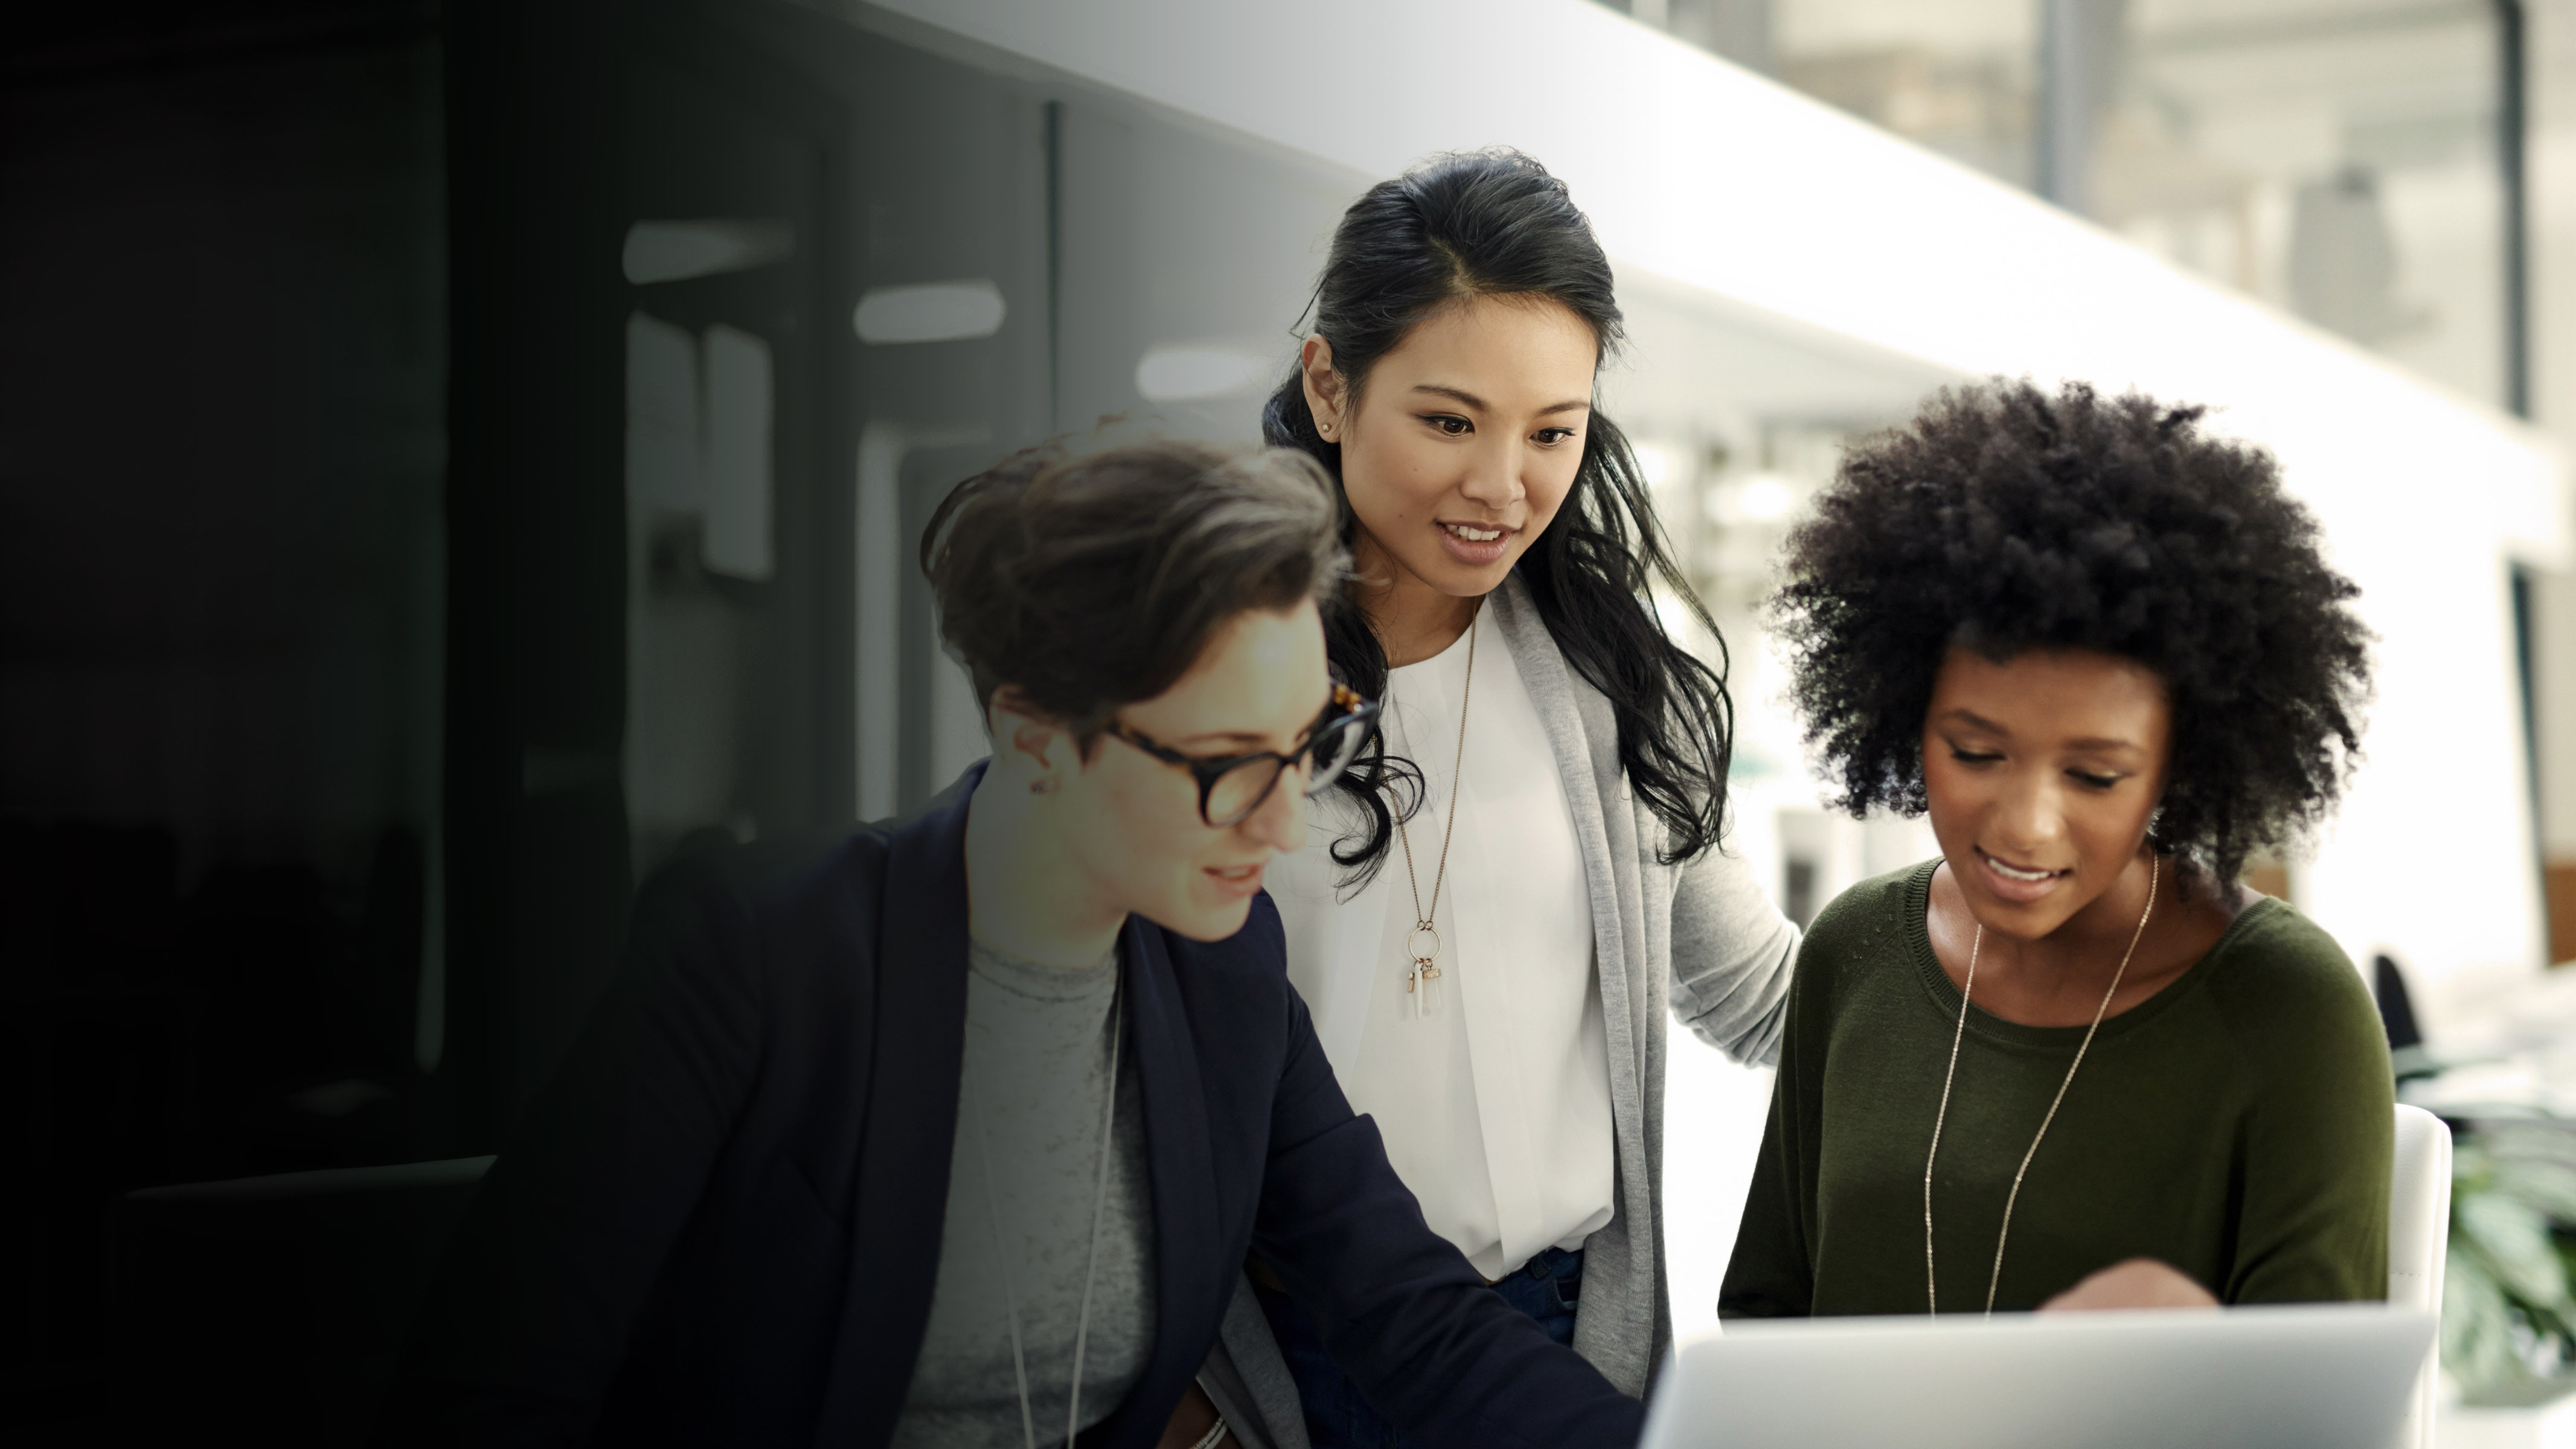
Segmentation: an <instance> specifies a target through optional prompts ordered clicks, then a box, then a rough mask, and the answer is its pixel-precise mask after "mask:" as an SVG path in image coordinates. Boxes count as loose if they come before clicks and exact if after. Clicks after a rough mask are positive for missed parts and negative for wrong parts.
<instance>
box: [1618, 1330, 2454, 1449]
mask: <svg viewBox="0 0 2576 1449" xmlns="http://www.w3.org/2000/svg"><path fill="white" fill-rule="evenodd" d="M2433 1327H2434V1322H2433V1317H2432V1315H2431V1314H2428V1313H2422V1312H2418V1311H2416V1310H2413V1309H2401V1308H2389V1307H2386V1306H2383V1305H2380V1304H2325V1305H2313V1306H2312V1305H2299V1306H2285V1307H2259V1308H2232V1309H2222V1310H2217V1311H2211V1312H2189V1311H2174V1310H2165V1311H2158V1312H2118V1313H2051V1314H2044V1315H2042V1314H2029V1313H2013V1314H1998V1315H1996V1316H1995V1317H1992V1318H1974V1317H1968V1316H1966V1315H1959V1316H1951V1317H1942V1318H1932V1317H1929V1316H1926V1317H1921V1318H1810V1319H1783V1320H1760V1321H1745V1320H1737V1321H1736V1322H1734V1323H1731V1324H1728V1325H1727V1326H1726V1327H1725V1329H1724V1330H1723V1331H1722V1332H1721V1331H1718V1330H1710V1331H1708V1332H1705V1333H1700V1334H1695V1335H1693V1336H1691V1337H1690V1338H1688V1339H1686V1340H1684V1341H1683V1342H1681V1343H1678V1344H1676V1345H1675V1346H1674V1353H1673V1357H1672V1359H1671V1360H1669V1361H1668V1362H1667V1363H1666V1365H1665V1368H1664V1373H1663V1377H1662V1380H1661V1381H1660V1383H1659V1384H1658V1385H1657V1387H1656V1390H1655V1397H1654V1402H1653V1406H1652V1407H1651V1408H1650V1409H1649V1410H1648V1412H1647V1415H1646V1436H1645V1439H1644V1442H1643V1449H1882V1446H1898V1445H1901V1446H1904V1449H2043V1446H2045V1449H2070V1446H2082V1449H2390V1446H2393V1445H2395V1443H2396V1440H2397V1436H2398V1433H2399V1431H2400V1428H2401V1426H2402V1424H2403V1422H2404V1420H2405V1416H2406V1412H2407V1410H2408V1409H2409V1408H2411V1407H2412V1405H2413V1398H2414V1391H2415V1384H2416V1377H2417V1374H2418V1373H2419V1371H2421V1369H2422V1368H2423V1366H2424V1362H2425V1357H2426V1355H2427V1354H2429V1353H2430V1352H2431V1350H2432V1346H2433Z"/></svg>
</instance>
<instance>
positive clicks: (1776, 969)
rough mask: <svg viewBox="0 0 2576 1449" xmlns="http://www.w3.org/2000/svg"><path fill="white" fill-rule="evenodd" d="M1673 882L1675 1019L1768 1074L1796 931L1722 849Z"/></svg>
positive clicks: (1744, 866) (1692, 863)
mask: <svg viewBox="0 0 2576 1449" xmlns="http://www.w3.org/2000/svg"><path fill="white" fill-rule="evenodd" d="M1647 823H1650V822H1647V821H1641V822H1640V826H1641V828H1642V827H1643V826H1644V825H1645V824H1647ZM1650 838H1651V837H1650ZM1675 876H1676V879H1675V882H1674V889H1673V907H1672V910H1673V915H1672V920H1673V928H1672V963H1673V977H1672V987H1671V993H1670V994H1671V1001H1672V1011H1673V1018H1674V1019H1675V1020H1676V1021H1679V1022H1680V1023H1681V1024H1682V1025H1684V1026H1686V1027H1689V1028H1690V1029H1691V1030H1692V1032H1694V1033H1696V1034H1697V1035H1698V1037H1699V1039H1700V1040H1702V1041H1704V1042H1707V1043H1708V1044H1709V1045H1710V1046H1713V1047H1716V1048H1717V1049H1718V1050H1719V1051H1722V1052H1724V1053H1726V1054H1727V1055H1728V1056H1731V1057H1733V1058H1735V1059H1736V1060H1737V1061H1739V1062H1743V1063H1745V1064H1747V1065H1749V1066H1769V1065H1770V1064H1771V1063H1772V1061H1773V1059H1774V1058H1776V1057H1777V1056H1778V1055H1779V1052H1780V1030H1781V1022H1782V1021H1783V1019H1784V1016H1785V1013H1786V1012H1787V1010H1788V1005H1789V973H1790V970H1791V968H1792V967H1794V966H1795V965H1796V963H1797V959H1798V928H1797V927H1796V926H1793V925H1791V924H1790V923H1789V919H1788V918H1787V917H1786V916H1783V915H1781V914H1780V908H1779V907H1777V906H1775V905H1773V904H1772V903H1771V897H1770V896H1769V895H1767V894H1766V893H1764V891H1763V889H1762V886H1761V883H1760V882H1758V881H1756V880H1755V879H1754V878H1753V866H1752V864H1751V862H1749V861H1747V860H1745V859H1744V858H1743V857H1742V856H1739V855H1728V854H1726V853H1725V851H1724V848H1723V847H1722V846H1721V847H1712V848H1711V849H1709V850H1707V851H1705V852H1703V853H1702V854H1701V855H1700V856H1698V857H1697V858H1696V859H1693V860H1689V861H1685V862H1683V863H1682V864H1681V865H1679V866H1678V867H1676V868H1675Z"/></svg>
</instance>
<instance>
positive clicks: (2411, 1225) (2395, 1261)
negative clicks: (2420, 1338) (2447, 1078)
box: [2388, 1103, 2451, 1449]
mask: <svg viewBox="0 0 2576 1449" xmlns="http://www.w3.org/2000/svg"><path fill="white" fill-rule="evenodd" d="M2391 1179H2392V1180H2391V1183H2390V1188H2391V1191H2390V1192H2389V1195H2388V1303H2389V1306H2390V1307H2392V1308H2414V1309H2420V1310H2422V1311H2423V1312H2426V1313H2430V1314H2432V1315H2434V1316H2435V1317H2436V1318H2438V1317H2440V1316H2441V1312H2442V1264H2443V1261H2444V1259H2445V1257H2446V1255H2447V1254H2448V1253H2449V1251H2450V1245H2451V1129H2450V1125H2449V1124H2448V1123H2445V1122H2444V1121H2443V1120H2442V1119H2441V1118H2439V1117H2436V1116H2434V1115H2433V1114H2432V1113H2430V1112H2427V1111H2425V1110H2424V1109H2423V1108H2421V1107H2409V1106H2406V1105H2405V1104H2403V1103H2400V1104H2399V1105H2398V1108H2397V1163H2396V1170H2395V1172H2394V1173H2393V1174H2391ZM2441 1359H2442V1349H2441V1344H2440V1343H2439V1342H2438V1341H2437V1342H2436V1343H2435V1344H2434V1346H2433V1351H2432V1352H2431V1353H2429V1354H2427V1355H2426V1356H2425V1359H2424V1367H2423V1369H2422V1370H2421V1371H2420V1373H2419V1375H2418V1377H2417V1379H2416V1381H2415V1403H2414V1407H2413V1408H2411V1409H2409V1410H2408V1411H2407V1416H2406V1429H2405V1432H2404V1433H2403V1434H2401V1435H2400V1436H2399V1437H2398V1440H2397V1443H2398V1444H2399V1445H2400V1446H2402V1449H2433V1401H2434V1398H2435V1396H2436V1394H2437V1393H2438V1392H2439V1384H2440V1367H2441Z"/></svg>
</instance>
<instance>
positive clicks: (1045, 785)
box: [1029, 776, 1055, 795]
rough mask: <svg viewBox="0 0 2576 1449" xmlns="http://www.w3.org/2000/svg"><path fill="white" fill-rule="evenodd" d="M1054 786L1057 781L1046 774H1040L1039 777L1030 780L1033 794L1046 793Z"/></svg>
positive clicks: (1030, 789) (1030, 791)
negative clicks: (1048, 777)
mask: <svg viewBox="0 0 2576 1449" xmlns="http://www.w3.org/2000/svg"><path fill="white" fill-rule="evenodd" d="M1054 788H1055V782H1054V781H1053V780H1050V779H1047V778H1045V777H1044V776H1040V777H1039V778H1037V779H1034V780H1031V781H1030V782H1029V793H1030V794H1032V795H1044V794H1046V793H1047V792H1048V791H1050V790H1053V789H1054Z"/></svg>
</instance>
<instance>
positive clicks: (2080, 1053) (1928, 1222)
mask: <svg viewBox="0 0 2576 1449" xmlns="http://www.w3.org/2000/svg"><path fill="white" fill-rule="evenodd" d="M2163 870H2164V862H2163V861H2161V860H2159V859H2157V858H2156V857H2155V856H2153V855H2149V856H2148V857H2147V908H2146V909H2145V910H2143V911H2140V912H2139V913H2138V929H2137V930H2135V931H2132V932H2131V933H2130V934H2129V949H2128V950H2126V951H2123V952H2121V953H2120V969H2118V970H2117V971H2114V972H2112V973H2111V988H2110V990H2108V991H2105V992H2103V993H2102V1004H2101V1005H2100V1006H2097V1007H2095V1008H2093V1024H2092V1025H2091V1026H2088V1027H2086V1028H2084V1040H2083V1041H2082V1042H2080V1043H2078V1044H2077V1045H2076V1048H2075V1060H2073V1061H2071V1062H2069V1063H2067V1064H2066V1080H2064V1081H2062V1082H2059V1083H2058V1084H2057V1095H2056V1096H2055V1097H2053V1098H2051V1099H2050V1100H2049V1103H2048V1112H2047V1115H2045V1116H2043V1117H2041V1118H2040V1119H2039V1131H2037V1132H2035V1133H2033V1134H2032V1135H2031V1139H2030V1150H2029V1151H2028V1152H2025V1153H2023V1154H2022V1155H2021V1166H2019V1167H2017V1168H2015V1169H2013V1180H2012V1191H2010V1192H2008V1193H2006V1194H2004V1222H2003V1226H2002V1227H2000V1228H1997V1229H1996V1230H1995V1266H1994V1271H1993V1272H1991V1273H1988V1274H1987V1275H1986V1316H1988V1317H1990V1318H1991V1317H1993V1316H1994V1311H1995V1286H1996V1285H1997V1284H1999V1283H2001V1282H2002V1281H2003V1277H2004V1240H2005V1238H2006V1237H2008V1236H2009V1235H2010V1234H2011V1232H2012V1215H2013V1204H2015V1203H2016V1202H2019V1201H2020V1200H2021V1180H2022V1176H2023V1174H2025V1173H2027V1172H2029V1171H2030V1160H2031V1159H2032V1158H2034V1157H2037V1156H2038V1155H2039V1143H2040V1139H2041V1138H2044V1137H2046V1136H2047V1135H2048V1124H2049V1123H2051V1122H2054V1121H2056V1120H2057V1108H2058V1104H2060V1103H2062V1102H2064V1101H2065V1100H2066V1089H2067V1088H2069V1087H2071V1086H2074V1085H2075V1069H2076V1068H2078V1067H2080V1066H2082V1065H2084V1054H2085V1053H2086V1052H2087V1051H2090V1050H2092V1047H2093V1033H2095V1032H2097V1031H2100V1030H2101V1029H2102V1015H2103V1013H2105V1012H2107V1011H2109V1010H2110V1009H2111V997H2112V996H2113V995H2114V994H2116V993H2117V992H2118V991H2119V989H2120V978H2121V977H2123V976H2126V975H2127V974H2129V958H2130V957H2132V956H2134V955H2136V954H2138V941H2139V939H2140V938H2141V937H2143V936H2145V935H2146V934H2147V922H2148V920H2149V919H2150V918H2152V917H2153V916H2154V915H2155V913H2156V886H2157V883H2158V882H2159V881H2160V880H2161V879H2162V878H2163ZM1985 944H1986V928H1985V926H1984V925H1983V924H1980V925H1979V926H1978V927H1977V935H1976V939H1975V940H1974V942H1972V943H1971V944H1970V945H1969V947H1968V980H1967V984H1965V985H1964V986H1961V987H1960V988H1959V1024H1958V1026H1957V1027H1955V1028H1953V1029H1952V1031H1951V1033H1950V1068H1949V1070H1948V1071H1945V1072H1943V1073H1942V1074H1941V1108H1940V1110H1939V1111H1938V1112H1935V1113H1934V1114H1933V1116H1932V1151H1931V1153H1930V1154H1929V1155H1927V1156H1926V1157H1925V1158H1924V1159H1923V1311H1924V1312H1926V1313H1938V1312H1940V1311H1941V1307H1940V1305H1941V1289H1940V1280H1939V1279H1938V1278H1936V1277H1934V1276H1933V1272H1932V1164H1933V1163H1934V1162H1935V1161H1937V1160H1939V1158H1940V1156H1941V1124H1942V1123H1943V1122H1945V1121H1947V1120H1948V1119H1949V1116H1950V1083H1951V1082H1952V1081H1953V1080H1954V1079H1956V1078H1957V1076H1958V1075H1959V1039H1960V1038H1961V1037H1963V1036H1965V1035H1967V1032H1968V998H1969V996H1970V994H1971V993H1973V992H1974V991H1975V990H1976V989H1977V955H1978V953H1979V951H1980V950H1981V949H1982V948H1983V947H1984V946H1985Z"/></svg>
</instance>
